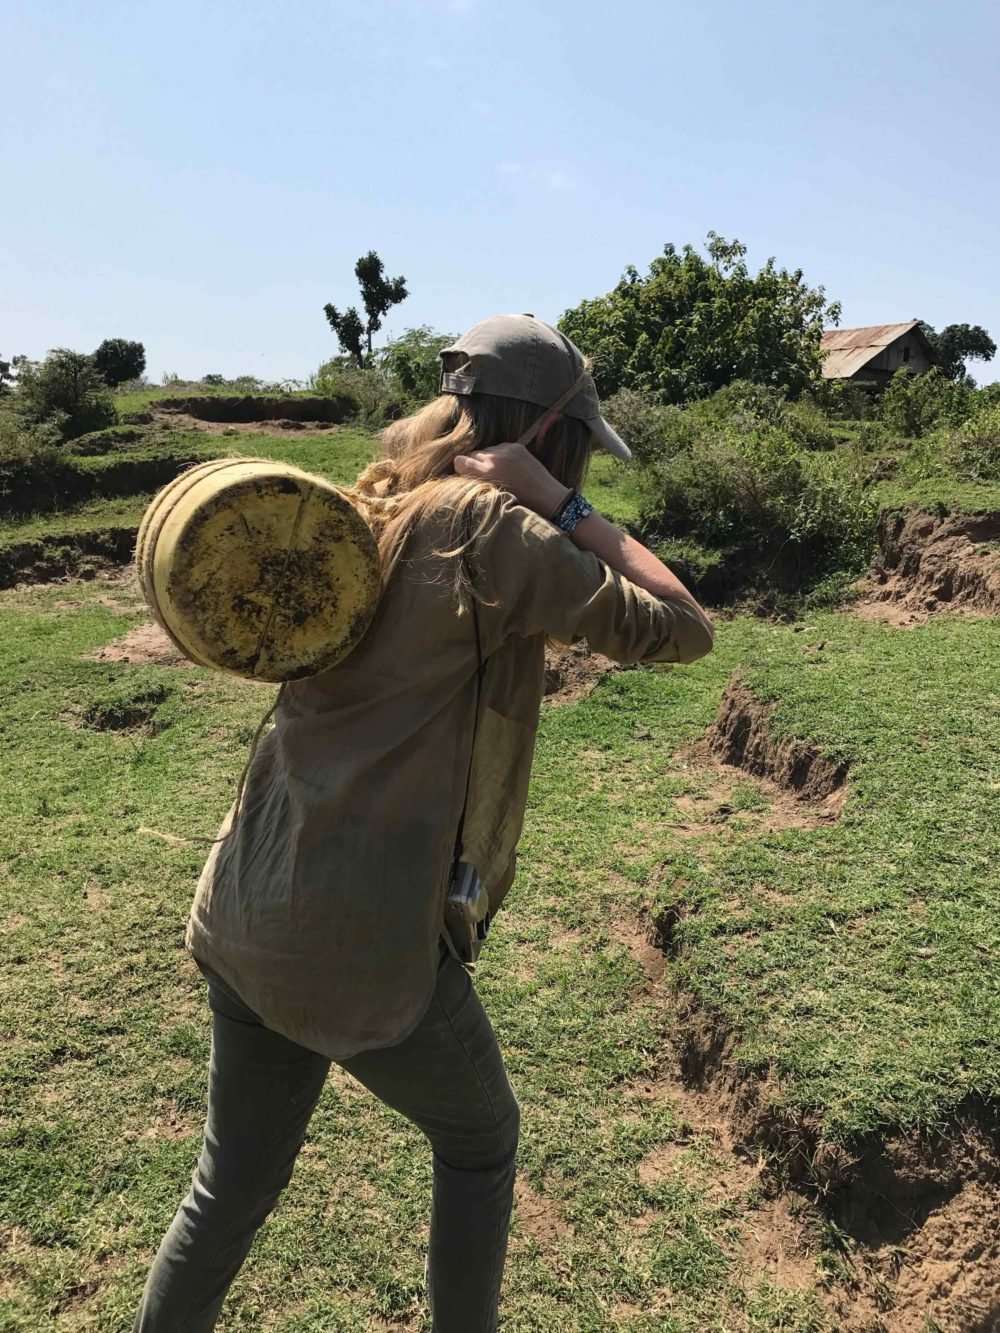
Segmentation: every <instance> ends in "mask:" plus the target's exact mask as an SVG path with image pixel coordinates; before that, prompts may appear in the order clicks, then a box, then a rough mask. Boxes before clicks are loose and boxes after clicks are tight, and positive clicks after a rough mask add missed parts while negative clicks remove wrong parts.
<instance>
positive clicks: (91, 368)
mask: <svg viewBox="0 0 1000 1333" xmlns="http://www.w3.org/2000/svg"><path fill="white" fill-rule="evenodd" d="M16 403H17V410H18V412H19V414H20V415H22V416H23V417H25V418H26V420H27V421H29V422H34V423H40V422H53V423H54V424H55V425H56V426H57V428H58V430H59V433H60V434H61V436H62V438H63V439H64V440H71V439H73V438H74V436H77V435H84V434H86V433H87V431H92V430H100V429H101V428H102V427H104V426H110V425H113V423H114V421H115V419H116V414H115V405H114V401H113V400H112V397H111V393H110V392H109V390H108V386H107V385H106V384H105V383H104V380H103V379H102V378H101V374H100V372H99V371H98V369H97V367H96V365H95V364H94V359H93V357H90V356H85V355H84V354H83V353H82V352H71V351H69V350H68V349H67V348H65V347H57V348H56V349H55V350H54V351H51V352H50V353H49V354H48V356H47V357H46V358H45V360H44V361H42V362H28V363H27V364H25V365H24V366H22V367H21V372H20V377H19V379H18V387H17V395H16Z"/></svg>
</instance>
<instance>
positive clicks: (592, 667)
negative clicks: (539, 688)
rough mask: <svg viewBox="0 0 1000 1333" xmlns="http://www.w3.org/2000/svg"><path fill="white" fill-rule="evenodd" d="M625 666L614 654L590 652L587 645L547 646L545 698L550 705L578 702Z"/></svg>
mask: <svg viewBox="0 0 1000 1333" xmlns="http://www.w3.org/2000/svg"><path fill="white" fill-rule="evenodd" d="M623 669H624V668H623V667H621V666H620V665H619V664H618V663H617V662H612V661H611V659H610V657H604V656H602V654H601V653H592V652H590V650H589V649H588V648H587V646H586V644H575V645H574V646H573V647H572V648H566V649H563V650H560V649H557V648H546V649H545V697H546V699H547V700H548V701H549V703H550V704H573V703H578V702H579V701H580V700H581V699H586V697H587V695H588V694H591V693H592V692H593V690H594V688H595V686H597V685H599V684H600V682H601V681H602V680H604V679H605V678H606V677H607V676H610V675H611V673H612V672H613V671H622V670H623Z"/></svg>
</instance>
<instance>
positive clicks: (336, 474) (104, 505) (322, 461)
mask: <svg viewBox="0 0 1000 1333" xmlns="http://www.w3.org/2000/svg"><path fill="white" fill-rule="evenodd" d="M374 448H375V446H374V442H373V440H372V438H371V436H370V435H368V434H367V433H366V432H365V431H361V430H354V429H350V428H344V429H342V430H338V431H335V432H331V433H330V434H329V435H323V436H310V437H308V438H306V439H302V438H300V437H298V436H297V435H295V434H294V433H291V432H286V433H284V434H282V435H264V434H261V435H257V434H252V433H250V432H247V431H243V432H240V433H239V434H238V435H235V436H232V435H209V434H207V433H205V432H201V431H177V432H172V433H170V434H168V435H167V436H165V437H163V444H162V446H161V448H160V450H159V453H160V456H162V454H164V453H169V454H171V455H175V456H182V457H184V458H185V459H191V460H192V461H193V460H195V459H197V458H199V457H201V458H206V459H207V458H225V457H229V456H232V457H261V458H270V459H274V460H276V461H280V462H287V463H294V464H295V465H296V466H297V467H302V468H305V469H307V470H308V471H314V472H319V473H321V474H322V475H324V476H326V477H329V478H330V480H331V481H333V482H335V483H337V484H340V485H347V484H349V483H351V482H353V481H354V480H355V478H356V477H357V475H358V473H359V472H360V471H361V469H362V468H363V467H364V466H365V465H366V464H367V463H368V462H369V461H370V459H371V457H372V456H373V452H374ZM155 456H157V455H156V453H154V452H153V450H152V447H151V446H144V447H143V448H142V449H139V450H134V451H133V450H129V451H127V452H123V453H117V454H112V455H108V454H102V455H100V456H95V457H93V458H90V457H83V458H81V459H78V460H74V461H76V462H78V463H80V464H81V466H82V467H85V468H92V469H95V470H97V469H99V470H104V469H105V468H106V467H107V466H109V465H110V464H120V463H121V462H122V461H123V460H130V459H131V460H134V461H141V460H143V459H146V458H149V457H155ZM151 499H152V492H149V493H144V494H139V495H124V496H115V497H110V498H107V499H105V498H99V499H96V500H88V501H87V502H86V503H85V504H81V505H72V506H69V507H67V508H65V509H57V510H52V511H50V512H46V513H42V514H31V515H27V516H25V517H24V518H20V519H0V547H2V546H8V545H11V544H13V543H16V542H24V541H34V540H37V539H39V538H42V537H46V536H49V535H54V534H57V535H69V534H72V533H75V532H87V531H98V530H100V529H102V528H107V527H128V526H133V525H135V526H138V523H139V520H140V519H141V518H142V515H143V513H144V511H145V509H146V506H147V505H148V503H149V501H150V500H151Z"/></svg>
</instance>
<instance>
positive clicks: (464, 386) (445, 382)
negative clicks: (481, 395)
mask: <svg viewBox="0 0 1000 1333" xmlns="http://www.w3.org/2000/svg"><path fill="white" fill-rule="evenodd" d="M475 387H476V376H475V375H463V374H461V373H460V372H459V371H457V370H443V371H442V372H441V387H440V389H439V390H438V392H439V393H472V392H473V391H474V389H475Z"/></svg>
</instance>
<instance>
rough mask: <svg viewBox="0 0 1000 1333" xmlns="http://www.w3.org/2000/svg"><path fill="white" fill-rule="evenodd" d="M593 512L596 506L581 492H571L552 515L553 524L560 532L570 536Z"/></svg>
mask: <svg viewBox="0 0 1000 1333" xmlns="http://www.w3.org/2000/svg"><path fill="white" fill-rule="evenodd" d="M593 512H594V506H593V505H592V504H590V503H589V502H588V501H587V500H585V499H584V498H583V496H582V495H581V494H580V492H579V491H570V493H569V495H567V496H566V499H565V500H564V501H563V502H562V504H561V505H560V506H559V508H558V509H557V510H556V512H555V513H554V514H553V515H552V522H553V523H554V524H555V525H556V527H557V528H558V529H559V530H560V532H565V533H566V534H567V536H568V535H569V534H570V533H571V532H572V531H573V529H574V528H575V527H576V525H577V524H578V523H581V522H582V521H583V520H584V519H585V518H586V517H587V515H588V514H592V513H593Z"/></svg>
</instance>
